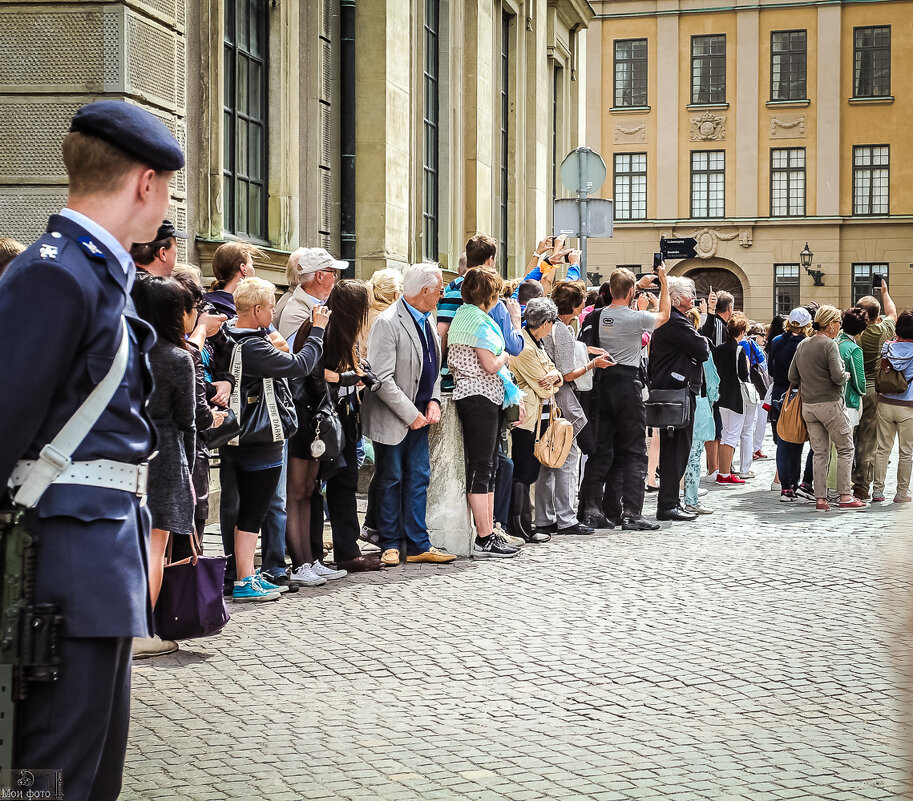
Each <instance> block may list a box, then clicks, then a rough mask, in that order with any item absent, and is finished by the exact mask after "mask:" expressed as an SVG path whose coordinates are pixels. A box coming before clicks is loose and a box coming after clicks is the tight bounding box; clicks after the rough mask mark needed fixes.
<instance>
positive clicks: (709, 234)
mask: <svg viewBox="0 0 913 801" xmlns="http://www.w3.org/2000/svg"><path fill="white" fill-rule="evenodd" d="M743 231H748V232H749V233H748V245H750V244H751V232H750V229H747V228H743V229H741V230H739V231H727V232H726V233H721V232H720V229H719V228H699V229H698V230H696V231H694V232H692V233H691V234H681V233H679V234H676V233H673V232H671V231H670V236H671V237H672V238H678V237H682V236H692V237H694V240H695V242H696V243H697V244H696V245H695V246H694V247H695V250H697V256H698V258H699V259H712V258H713V257H714V256H715V255H716V251H717V248H718V247H719V244H720V242H730V241H732V240H733V239H735V238H736V237H739V244H741V245H742V247H748V245H746V244H745V243H744V241H743V240H742V232H743Z"/></svg>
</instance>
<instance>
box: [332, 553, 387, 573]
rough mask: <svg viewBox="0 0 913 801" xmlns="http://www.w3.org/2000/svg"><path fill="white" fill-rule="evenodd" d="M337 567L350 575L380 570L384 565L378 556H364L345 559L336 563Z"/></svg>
mask: <svg viewBox="0 0 913 801" xmlns="http://www.w3.org/2000/svg"><path fill="white" fill-rule="evenodd" d="M336 567H338V568H339V569H340V570H348V571H349V572H350V573H365V572H367V571H369V570H380V569H381V568H382V567H383V564H382V563H381V561H380V557H379V556H377V555H376V554H362V555H361V556H356V557H355V558H354V559H343V560H342V561H339V562H337V563H336Z"/></svg>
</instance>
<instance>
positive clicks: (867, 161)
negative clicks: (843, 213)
mask: <svg viewBox="0 0 913 801" xmlns="http://www.w3.org/2000/svg"><path fill="white" fill-rule="evenodd" d="M889 190H890V152H889V148H888V145H857V146H855V147H854V148H853V214H854V215H860V216H864V215H876V214H887V213H888V209H889Z"/></svg>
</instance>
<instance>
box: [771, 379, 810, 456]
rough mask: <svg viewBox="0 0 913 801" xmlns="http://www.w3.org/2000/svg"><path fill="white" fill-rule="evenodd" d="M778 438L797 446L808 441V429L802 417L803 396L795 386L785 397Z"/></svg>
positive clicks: (778, 422) (778, 426) (778, 427)
mask: <svg viewBox="0 0 913 801" xmlns="http://www.w3.org/2000/svg"><path fill="white" fill-rule="evenodd" d="M777 436H778V437H779V438H780V439H783V440H786V441H787V442H792V443H793V444H795V445H801V444H802V443H803V442H807V441H808V427H807V426H806V425H805V420H804V419H803V417H802V396H801V394H800V392H799V388H798V387H797V386H796V385H795V384H793V385H791V386H790V388H789V389H788V390H786V394H785V395H784V396H783V407H782V408H781V409H780V417H779V418H778V419H777Z"/></svg>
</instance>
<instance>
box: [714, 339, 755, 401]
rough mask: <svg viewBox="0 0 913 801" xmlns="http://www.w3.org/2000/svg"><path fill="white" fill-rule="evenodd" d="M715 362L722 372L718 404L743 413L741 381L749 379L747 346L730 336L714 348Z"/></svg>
mask: <svg viewBox="0 0 913 801" xmlns="http://www.w3.org/2000/svg"><path fill="white" fill-rule="evenodd" d="M736 359H738V374H737V373H736ZM713 363H714V364H715V365H716V371H717V372H718V373H719V374H720V399H719V401H717V405H718V406H719V407H720V408H721V409H729V410H730V411H733V412H735V413H736V414H742V413H743V412H744V411H745V407H744V406H742V386H741V383H740V382H741V381H748V354H747V353H745V348H741V347H739V343H738V342H736V340H734V339H733V338H732V337H730V338H729V339H728V340H727V341H726V342H724V343H723V344H722V345H720V346H719V347H718V348H714V349H713Z"/></svg>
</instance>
